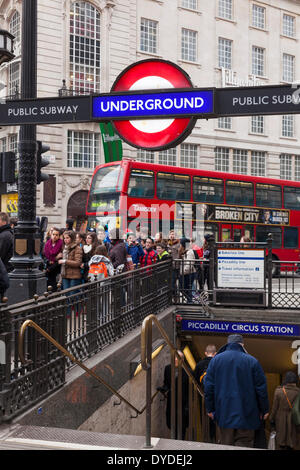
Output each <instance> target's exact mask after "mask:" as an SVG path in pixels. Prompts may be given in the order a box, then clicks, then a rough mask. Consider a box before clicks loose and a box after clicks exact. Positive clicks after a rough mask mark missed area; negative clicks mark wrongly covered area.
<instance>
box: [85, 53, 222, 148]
mask: <svg viewBox="0 0 300 470" xmlns="http://www.w3.org/2000/svg"><path fill="white" fill-rule="evenodd" d="M147 90H148V91H147ZM121 92H130V94H127V95H122V94H121ZM213 111H214V94H213V90H212V89H210V90H203V89H202V90H200V89H199V90H197V89H194V88H193V86H192V83H191V80H190V78H189V76H188V75H187V74H186V73H185V71H184V70H182V69H181V68H180V67H178V66H177V65H175V64H173V63H171V62H168V61H165V60H159V59H154V60H153V59H149V60H143V61H140V62H137V63H135V64H133V65H130V66H129V67H127V68H126V69H125V70H124V71H123V72H122V73H121V74H120V75H119V76H118V77H117V79H116V80H115V82H114V84H113V86H112V89H111V93H110V94H109V95H107V96H101V97H98V98H95V99H94V101H93V117H94V118H99V119H103V118H105V119H110V120H112V121H113V125H114V127H115V130H116V131H117V133H118V134H119V135H120V137H121V138H122V139H123V140H124V141H125V142H127V143H129V144H130V145H132V146H134V147H138V148H144V149H151V150H161V149H167V148H169V147H174V146H175V145H177V144H179V143H180V142H182V141H183V140H184V139H185V138H186V137H187V136H188V135H189V134H190V133H191V131H192V130H193V128H194V126H195V124H196V121H197V119H196V118H195V117H194V115H195V114H198V115H199V113H200V114H202V113H203V114H208V113H209V114H211V113H213ZM170 116H171V117H170ZM124 117H126V118H128V117H129V118H130V119H129V120H128V119H124Z"/></svg>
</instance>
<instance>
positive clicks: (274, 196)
mask: <svg viewBox="0 0 300 470" xmlns="http://www.w3.org/2000/svg"><path fill="white" fill-rule="evenodd" d="M256 205H257V206H258V207H259V206H262V207H278V208H281V207H282V197H281V187H280V186H275V185H274V184H263V183H256Z"/></svg>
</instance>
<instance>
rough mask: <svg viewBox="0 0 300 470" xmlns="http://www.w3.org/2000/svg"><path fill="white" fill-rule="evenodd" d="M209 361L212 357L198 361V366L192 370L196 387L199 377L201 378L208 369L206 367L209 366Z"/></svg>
mask: <svg viewBox="0 0 300 470" xmlns="http://www.w3.org/2000/svg"><path fill="white" fill-rule="evenodd" d="M211 359H212V357H205V358H204V359H202V360H201V361H199V362H198V364H197V365H196V368H195V370H194V377H195V380H196V382H197V384H198V385H199V380H200V377H201V375H202V374H204V372H205V371H206V369H207V368H208V365H209V363H210V361H211Z"/></svg>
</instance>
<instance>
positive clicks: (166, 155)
mask: <svg viewBox="0 0 300 470" xmlns="http://www.w3.org/2000/svg"><path fill="white" fill-rule="evenodd" d="M176 158H177V154H176V147H175V148H171V149H168V150H163V151H162V152H159V153H158V163H159V164H160V165H170V166H176V163H177V162H176Z"/></svg>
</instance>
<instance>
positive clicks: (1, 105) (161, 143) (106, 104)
mask: <svg viewBox="0 0 300 470" xmlns="http://www.w3.org/2000/svg"><path fill="white" fill-rule="evenodd" d="M299 84H300V83H299ZM299 84H298V83H295V84H286V85H270V86H250V87H249V86H248V87H236V86H235V87H231V88H229V87H225V88H214V87H212V88H197V87H194V86H193V85H192V82H191V80H190V78H189V76H188V75H187V74H186V72H185V71H184V70H183V69H181V68H180V67H179V66H178V65H176V64H173V63H172V62H169V61H166V60H161V59H147V60H142V61H140V62H136V63H134V64H132V65H130V66H129V67H127V68H126V69H125V70H124V71H123V72H122V73H121V74H120V75H119V76H118V77H117V79H116V80H115V82H114V84H113V86H112V88H111V91H110V93H101V94H94V95H78V96H67V97H59V98H53V97H49V98H35V99H22V100H9V101H5V99H0V126H16V125H25V124H39V125H43V124H65V123H79V122H111V123H112V124H113V126H114V128H115V130H116V132H117V133H118V134H119V136H120V137H121V139H123V140H124V141H125V142H127V143H128V144H130V145H132V146H133V147H137V148H141V149H145V150H164V149H168V148H171V147H175V146H176V145H178V144H179V143H180V142H182V141H183V140H184V139H186V137H187V136H188V135H189V134H190V133H191V131H192V130H193V127H194V126H195V124H196V122H197V119H214V118H219V117H226V116H233V117H235V116H253V115H272V114H273V115H275V114H300V87H299Z"/></svg>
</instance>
